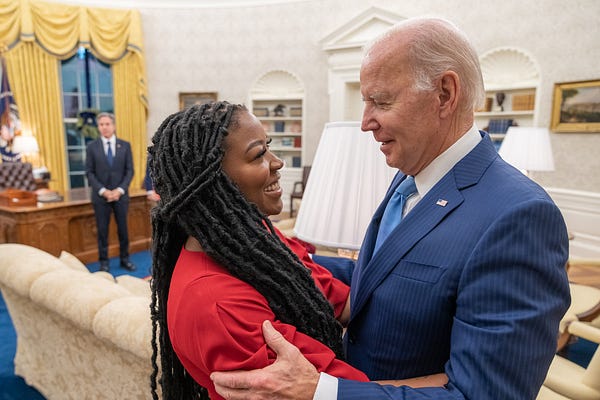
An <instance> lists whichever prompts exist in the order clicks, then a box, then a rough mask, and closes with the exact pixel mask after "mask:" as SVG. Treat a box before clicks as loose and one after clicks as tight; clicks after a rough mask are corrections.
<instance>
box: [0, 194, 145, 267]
mask: <svg viewBox="0 0 600 400" xmlns="http://www.w3.org/2000/svg"><path fill="white" fill-rule="evenodd" d="M129 197H130V200H129V213H128V217H127V227H128V230H129V251H130V252H131V253H135V252H138V251H142V250H147V249H148V248H150V237H151V224H150V202H149V201H148V200H147V199H146V191H143V190H134V191H130V192H129ZM96 232H97V231H96V219H95V217H94V209H93V207H92V203H91V201H90V197H89V189H74V190H71V191H70V192H69V193H67V195H66V196H65V199H64V201H61V202H56V203H38V205H37V206H31V207H5V206H0V243H22V244H27V245H29V246H33V247H36V248H38V249H42V250H44V251H47V252H48V253H50V254H52V255H55V256H58V255H60V252H61V251H62V250H65V251H68V252H69V253H71V254H73V255H74V256H76V257H77V258H78V259H79V260H81V261H82V262H83V263H89V262H94V261H98V242H97V240H96ZM108 240H109V246H108V254H109V257H115V256H118V255H119V240H118V237H117V226H116V222H115V219H114V216H113V217H112V219H111V223H110V229H109V236H108Z"/></svg>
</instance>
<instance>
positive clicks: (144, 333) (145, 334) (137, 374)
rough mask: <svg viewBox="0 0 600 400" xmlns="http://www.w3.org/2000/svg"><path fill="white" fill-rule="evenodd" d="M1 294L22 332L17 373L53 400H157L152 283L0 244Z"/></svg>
mask: <svg viewBox="0 0 600 400" xmlns="http://www.w3.org/2000/svg"><path fill="white" fill-rule="evenodd" d="M0 290H1V291H2V295H3V296H4V300H5V302H6V305H7V308H8V312H9V313H10V316H11V318H12V321H13V324H14V327H15V330H16V333H17V350H16V355H15V360H14V363H15V373H16V375H19V376H21V377H23V378H24V379H25V381H26V382H27V383H28V384H29V385H31V386H33V387H35V388H36V389H37V390H38V391H39V392H40V393H42V395H44V397H46V398H47V399H50V400H52V399H57V400H58V399H60V400H64V399H111V400H113V399H150V398H151V394H150V374H151V372H152V368H151V362H150V358H151V354H152V350H151V345H150V342H151V322H150V307H149V305H150V286H149V283H148V282H147V281H145V280H143V279H138V278H135V277H132V276H127V275H125V276H121V277H118V278H117V279H116V280H115V279H114V278H113V276H112V275H110V274H109V273H106V272H97V273H90V272H89V271H88V270H87V268H86V267H85V266H84V265H83V264H82V263H81V262H79V261H78V260H77V259H76V258H75V257H73V256H72V255H70V254H68V253H64V252H63V254H61V256H60V257H55V256H52V255H50V254H48V253H46V252H44V251H42V250H39V249H36V248H33V247H30V246H25V245H20V244H1V245H0Z"/></svg>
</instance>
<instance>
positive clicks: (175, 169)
mask: <svg viewBox="0 0 600 400" xmlns="http://www.w3.org/2000/svg"><path fill="white" fill-rule="evenodd" d="M242 112H248V111H247V109H246V107H245V106H243V105H234V104H230V103H228V102H225V101H220V102H211V103H209V104H204V105H194V106H192V107H189V108H187V109H186V110H183V111H180V112H178V113H175V114H173V115H171V116H170V117H168V118H167V119H166V120H165V121H164V122H163V123H162V124H161V126H160V127H159V128H158V131H157V132H156V133H155V135H154V137H153V138H152V142H153V145H152V146H150V147H149V149H148V151H149V153H150V158H151V161H150V174H151V177H152V180H153V183H154V187H155V189H156V191H157V193H158V194H159V195H160V201H159V203H158V205H157V206H156V207H155V208H154V209H153V210H152V230H153V232H152V239H153V243H152V253H153V263H152V303H151V315H152V350H153V356H152V365H153V373H152V377H151V385H152V395H153V398H154V399H158V396H159V395H158V382H159V381H160V385H161V389H162V396H163V398H165V399H169V400H171V399H177V400H179V399H182V400H183V399H186V400H187V399H192V398H195V399H208V395H207V391H206V389H204V388H202V387H201V386H200V385H198V384H197V383H196V382H195V381H194V380H193V379H192V378H191V377H190V375H189V374H188V373H187V371H185V369H184V367H183V365H182V364H181V362H180V361H179V359H178V358H177V356H176V354H175V352H174V350H173V347H172V344H171V341H170V338H169V332H168V329H167V298H168V294H169V285H170V283H171V277H172V275H173V269H174V267H175V263H176V261H177V258H178V256H179V252H180V250H181V248H182V246H183V245H184V243H185V240H186V239H187V237H188V236H192V237H194V238H195V239H197V240H198V241H199V242H200V244H201V246H202V248H203V250H204V251H205V252H206V253H207V254H208V255H209V256H211V257H212V258H213V259H214V260H216V261H217V262H219V263H220V264H222V265H223V266H224V267H225V268H227V270H228V271H229V273H231V275H233V276H235V277H237V278H239V279H241V280H243V281H245V282H247V283H249V284H250V285H252V286H253V287H254V288H255V289H256V290H257V291H258V292H259V293H261V294H262V295H263V296H264V297H265V298H266V299H267V301H268V303H269V306H270V307H271V309H272V310H273V312H274V314H275V316H276V318H278V319H279V320H281V321H282V322H284V323H288V324H291V325H294V326H295V327H296V328H297V329H298V331H300V332H303V333H305V334H307V335H309V336H311V337H313V338H315V339H317V340H319V341H320V342H322V343H324V344H325V345H327V346H328V347H329V348H331V349H332V350H333V351H334V352H335V354H336V356H337V357H338V358H343V350H342V343H341V325H340V324H339V323H338V322H337V321H336V320H335V318H334V314H333V309H332V307H331V305H330V304H329V303H328V301H327V300H326V298H325V297H324V296H323V294H322V293H321V292H320V291H319V289H318V288H317V287H316V286H315V283H314V281H313V279H312V277H311V275H310V272H309V270H308V269H307V268H306V267H305V266H304V265H303V264H302V263H301V261H300V260H299V259H298V257H297V256H296V255H295V254H294V253H293V252H292V251H291V250H290V249H289V248H288V247H287V246H286V245H285V244H284V243H283V242H282V241H281V240H280V239H279V238H278V237H277V235H276V234H275V233H274V228H273V226H272V224H271V222H270V220H269V219H268V218H267V216H265V215H263V213H261V212H260V211H259V209H258V208H257V207H256V205H254V204H253V203H250V202H248V201H247V200H246V199H245V198H244V196H243V195H242V193H241V192H240V190H239V189H238V187H237V186H236V185H235V184H234V183H233V182H232V181H231V180H230V179H229V177H228V176H227V175H226V174H225V173H224V172H223V170H222V168H221V161H222V159H223V155H224V153H225V148H224V145H225V142H224V139H225V137H226V136H227V135H228V134H235V130H236V128H237V127H238V124H239V122H238V118H239V115H240V114H241V113H242ZM159 358H160V367H159V365H158V364H159V362H158V359H159Z"/></svg>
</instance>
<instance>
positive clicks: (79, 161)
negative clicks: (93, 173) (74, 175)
mask: <svg viewBox="0 0 600 400" xmlns="http://www.w3.org/2000/svg"><path fill="white" fill-rule="evenodd" d="M68 154H69V170H71V172H75V171H78V172H81V171H85V150H83V149H69V150H68Z"/></svg>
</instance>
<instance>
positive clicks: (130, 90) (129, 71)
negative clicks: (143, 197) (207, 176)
mask: <svg viewBox="0 0 600 400" xmlns="http://www.w3.org/2000/svg"><path fill="white" fill-rule="evenodd" d="M79 46H84V47H86V48H88V49H90V51H92V52H93V53H94V55H95V56H96V57H97V58H99V59H100V60H102V61H104V62H106V63H109V64H111V67H112V70H113V85H114V102H115V114H116V117H117V135H119V137H121V138H123V139H125V140H128V141H130V142H131V144H132V150H133V156H134V168H135V170H136V175H135V177H134V182H133V186H134V187H140V186H141V184H142V181H143V178H144V172H145V158H146V151H145V149H146V137H147V136H146V117H147V109H148V103H147V95H146V93H147V90H146V84H145V82H146V72H145V67H144V56H143V42H142V27H141V19H140V15H139V12H137V11H133V10H122V9H118V10H117V9H103V8H89V7H79V6H69V5H64V4H56V3H45V2H43V1H37V0H17V1H15V0H0V50H2V49H3V50H4V51H5V52H4V53H3V55H4V57H5V58H6V62H7V70H8V73H9V79H10V80H11V82H14V84H13V85H14V87H13V88H12V90H13V94H14V97H15V101H16V102H17V105H18V107H19V109H20V110H23V111H22V112H20V117H21V123H22V125H23V126H24V127H29V128H30V129H31V130H32V131H33V133H34V135H35V136H36V138H37V139H38V142H39V144H40V149H41V151H42V157H43V158H44V159H45V162H46V164H47V166H48V167H49V169H50V171H51V172H52V178H53V182H52V188H54V189H57V190H61V191H65V190H66V189H67V188H68V183H67V182H66V159H65V143H64V140H65V139H64V132H63V127H62V115H63V110H62V100H61V95H60V93H61V92H60V87H59V85H58V82H59V68H60V65H59V62H58V61H59V60H61V59H67V58H69V57H71V56H72V55H73V54H75V52H76V51H77V48H78V47H79ZM6 49H8V50H7V51H6ZM42 54H43V55H42ZM52 60H53V61H52ZM52 64H53V65H52ZM50 70H53V71H50ZM44 101H45V102H46V103H44V104H42V103H43V102H44Z"/></svg>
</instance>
